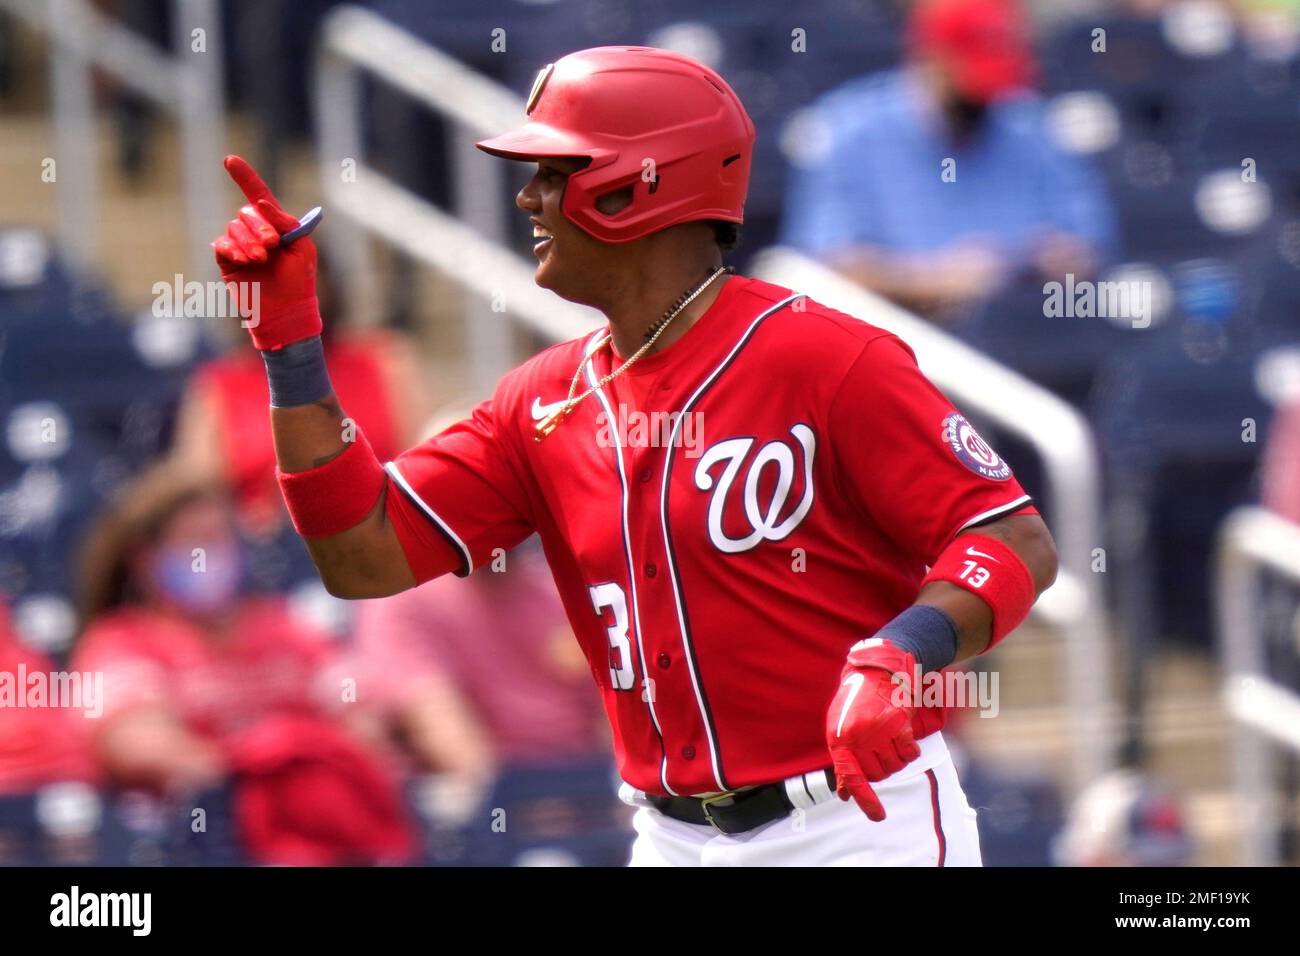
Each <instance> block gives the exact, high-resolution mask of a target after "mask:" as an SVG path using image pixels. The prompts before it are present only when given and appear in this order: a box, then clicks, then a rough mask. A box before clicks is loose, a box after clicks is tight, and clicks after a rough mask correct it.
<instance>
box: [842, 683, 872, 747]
mask: <svg viewBox="0 0 1300 956" xmlns="http://www.w3.org/2000/svg"><path fill="white" fill-rule="evenodd" d="M866 679H867V678H866V675H864V674H850V675H849V676H848V677H846V678H844V683H845V684H852V685H853V689H852V690H851V691H849V696H848V697H846V698H844V706H843V707H841V708H840V722H839V723H838V724H836V725H835V736H836V737H838V736H839V735H840V731H841V730H843V729H844V718H845V717H847V716H848V715H849V708H850V707H852V706H853V701H854V699H855V698H856V697H857V696H858V691H860V690H862V682H863V681H864V680H866Z"/></svg>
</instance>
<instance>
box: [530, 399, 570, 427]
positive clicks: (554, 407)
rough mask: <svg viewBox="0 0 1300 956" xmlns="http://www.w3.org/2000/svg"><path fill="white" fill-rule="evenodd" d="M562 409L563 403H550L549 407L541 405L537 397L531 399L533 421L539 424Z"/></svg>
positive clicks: (540, 400)
mask: <svg viewBox="0 0 1300 956" xmlns="http://www.w3.org/2000/svg"><path fill="white" fill-rule="evenodd" d="M563 407H564V402H563V401H559V402H551V403H550V404H549V405H543V404H542V399H541V397H540V396H538V397H537V398H534V399H533V421H535V422H540V421H541V420H542V419H544V418H550V417H551V416H552V415H554V414H555V413H556V412H558V411H559V410H560V409H561V408H563Z"/></svg>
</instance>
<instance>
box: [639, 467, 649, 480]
mask: <svg viewBox="0 0 1300 956" xmlns="http://www.w3.org/2000/svg"><path fill="white" fill-rule="evenodd" d="M651 474H652V472H651V471H650V469H649V468H643V469H641V474H640V475H638V477H639V478H640V479H641V480H642V481H649V480H650V475H651Z"/></svg>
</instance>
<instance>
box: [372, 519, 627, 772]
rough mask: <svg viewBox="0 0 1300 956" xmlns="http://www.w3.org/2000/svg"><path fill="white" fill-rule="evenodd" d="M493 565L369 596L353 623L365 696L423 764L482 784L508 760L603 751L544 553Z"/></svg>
mask: <svg viewBox="0 0 1300 956" xmlns="http://www.w3.org/2000/svg"><path fill="white" fill-rule="evenodd" d="M498 562H499V563H494V564H489V565H485V566H484V567H482V568H480V569H479V570H478V571H476V572H475V573H474V574H472V575H470V577H469V578H468V580H467V581H463V582H462V581H460V580H459V579H457V578H455V577H453V576H451V575H447V576H445V577H442V578H438V579H436V580H433V581H430V582H428V583H427V584H425V585H423V586H422V587H419V588H415V589H413V590H410V591H406V592H403V593H402V594H398V595H395V596H393V597H390V598H384V599H381V600H375V601H366V602H364V604H363V605H362V608H361V612H360V615H359V618H358V622H357V645H358V652H359V653H360V655H361V656H362V658H363V660H364V667H365V678H364V679H363V683H362V685H361V692H362V697H363V699H364V700H367V701H368V702H373V703H376V704H377V705H378V706H379V707H380V708H382V709H383V711H384V712H385V713H386V714H387V716H388V719H389V720H390V722H391V724H392V726H393V727H394V728H395V729H396V730H397V731H399V735H400V736H401V737H402V738H403V739H405V740H406V741H407V743H408V747H409V750H410V752H411V756H412V757H413V759H414V760H415V762H416V763H417V764H418V765H419V766H420V767H421V768H423V769H425V770H430V771H435V772H442V773H450V774H454V775H458V776H461V777H463V778H464V779H465V781H466V783H469V784H477V785H485V784H486V783H487V781H488V780H489V779H490V778H491V777H492V776H493V775H494V774H495V773H496V772H497V770H498V769H499V768H500V767H501V766H502V765H521V764H533V765H537V764H547V763H561V762H566V761H578V760H584V759H593V758H595V757H597V756H603V755H604V754H605V753H607V749H608V727H607V726H606V724H605V721H604V718H603V716H602V713H601V708H600V705H599V702H598V699H597V695H594V694H592V687H591V680H592V677H591V672H590V668H589V667H588V666H587V663H586V660H585V658H584V657H583V655H582V652H581V651H580V649H579V648H578V644H577V640H576V639H575V638H574V636H573V632H572V630H570V628H569V625H568V623H567V621H566V620H565V616H564V609H563V607H562V605H561V604H560V600H559V596H558V595H557V594H556V591H555V585H554V583H553V582H552V581H551V578H550V575H549V573H548V572H547V569H546V566H545V564H544V562H543V561H542V559H541V556H540V554H538V553H536V552H535V549H534V548H533V547H531V546H530V545H529V544H527V543H525V544H524V545H523V546H521V547H519V548H517V549H515V550H514V551H512V552H510V553H508V554H504V555H502V556H501V557H500V558H499V559H498ZM494 567H496V568H497V570H494Z"/></svg>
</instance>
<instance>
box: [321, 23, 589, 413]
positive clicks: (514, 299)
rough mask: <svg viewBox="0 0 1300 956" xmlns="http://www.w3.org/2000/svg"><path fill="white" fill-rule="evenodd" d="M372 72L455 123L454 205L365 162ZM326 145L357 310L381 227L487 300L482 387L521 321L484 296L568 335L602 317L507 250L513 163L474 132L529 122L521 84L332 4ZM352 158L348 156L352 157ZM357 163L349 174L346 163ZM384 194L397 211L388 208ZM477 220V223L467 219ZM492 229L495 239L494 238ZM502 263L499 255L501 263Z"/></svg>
mask: <svg viewBox="0 0 1300 956" xmlns="http://www.w3.org/2000/svg"><path fill="white" fill-rule="evenodd" d="M363 74H367V75H370V76H372V77H374V78H376V79H379V80H382V81H383V82H384V83H386V84H388V85H389V86H391V87H393V88H394V89H397V90H400V91H401V92H403V93H405V94H407V95H408V96H410V97H411V98H412V99H413V100H415V101H417V102H419V103H421V104H422V105H424V106H426V107H428V108H429V109H430V110H431V111H432V112H434V113H436V114H438V115H439V116H441V117H443V118H444V119H446V120H447V121H449V122H450V123H451V124H452V125H453V135H452V136H451V141H452V142H454V143H456V144H457V145H456V147H455V149H454V151H453V154H452V157H451V160H452V163H453V196H454V200H453V203H454V207H455V213H456V216H454V217H453V216H449V215H447V214H446V213H444V212H442V211H441V210H439V209H438V208H437V207H436V206H434V205H433V204H432V203H429V202H427V201H425V200H424V199H422V198H421V197H419V196H417V195H416V194H415V193H413V192H411V191H410V190H408V189H405V188H404V187H402V186H401V185H399V184H398V183H397V182H395V181H394V180H392V179H391V178H389V177H387V176H385V175H384V174H383V173H382V172H380V171H379V170H378V169H376V168H375V167H373V166H370V165H368V164H367V163H366V162H365V157H364V156H363V145H364V142H363V136H362V112H361V88H360V80H361V77H362V75H363ZM315 94H316V95H315V105H316V129H317V136H318V142H317V156H318V160H319V169H320V178H321V186H322V189H323V191H324V198H325V202H326V204H327V205H328V206H329V208H330V212H331V213H334V212H339V213H341V214H342V215H343V217H344V219H345V223H344V225H345V227H349V228H335V229H332V230H329V231H328V232H327V233H326V234H325V235H323V236H322V241H323V242H325V243H326V244H327V246H328V248H329V251H330V252H331V254H332V256H333V257H334V258H335V259H337V260H338V261H339V262H340V264H341V265H342V266H343V268H342V270H341V278H342V280H343V285H344V288H345V293H346V295H347V298H348V301H349V304H350V305H351V307H352V312H353V314H355V315H357V316H358V319H359V320H361V321H365V319H366V318H367V317H368V316H373V305H372V308H371V311H370V312H369V313H367V311H366V309H365V306H366V304H373V303H374V302H375V301H377V299H376V290H375V289H374V288H373V279H372V277H373V275H374V268H373V264H372V261H371V256H370V250H369V247H368V243H367V237H368V236H370V235H373V236H377V237H379V238H381V239H383V240H385V241H387V242H389V243H391V244H393V245H394V246H397V247H398V248H401V249H403V250H405V251H406V252H407V253H409V254H410V255H411V256H413V257H414V258H416V259H417V260H419V261H421V262H424V263H426V264H428V265H431V266H433V267H435V268H437V269H439V270H441V271H443V272H444V273H446V274H447V275H449V276H451V277H452V278H455V279H458V280H460V281H462V282H463V284H464V285H465V286H466V287H467V288H468V289H470V290H472V291H473V292H475V293H476V294H477V297H478V298H477V299H476V300H475V301H474V302H472V303H469V304H467V306H466V307H465V308H464V309H463V318H464V323H465V325H464V328H465V341H466V343H467V352H468V354H469V365H470V370H471V379H472V381H473V383H474V386H475V389H476V391H478V392H479V393H480V394H483V393H486V392H487V391H489V390H490V389H491V388H492V386H493V385H494V384H495V383H496V381H497V379H498V378H500V376H501V373H502V372H504V371H506V366H505V365H504V363H505V362H507V361H508V359H509V356H510V354H511V352H512V349H511V343H510V338H509V327H508V326H507V324H506V323H504V322H501V321H499V318H500V315H499V313H496V314H494V313H493V312H492V311H491V309H490V308H489V307H487V306H485V305H484V301H485V300H487V301H490V302H491V303H492V304H493V305H494V306H497V307H498V308H505V309H507V310H508V312H509V314H510V315H511V316H512V317H513V318H514V319H515V320H516V321H518V322H520V323H521V324H523V325H524V326H526V327H528V328H531V329H533V330H534V331H537V332H539V333H541V334H544V335H554V334H557V333H558V334H559V335H560V337H562V338H570V337H574V336H577V335H581V334H582V332H584V331H586V330H587V329H590V328H593V327H594V326H595V325H596V324H598V323H599V322H600V321H601V319H600V316H599V315H597V314H595V313H593V312H592V311H591V310H588V309H579V308H577V307H570V308H559V307H557V306H556V305H555V304H554V302H553V301H551V300H554V296H547V295H544V294H541V293H540V290H538V289H537V288H536V286H535V285H534V284H533V281H532V275H533V271H534V269H535V264H530V263H529V262H528V261H526V260H525V259H523V258H521V257H519V256H514V255H509V254H504V255H503V254H500V253H499V252H498V251H495V250H497V249H498V248H499V247H500V246H501V245H502V244H503V243H504V240H505V235H504V228H505V216H504V209H503V208H502V203H501V197H502V196H503V195H504V182H505V180H504V178H503V177H504V176H505V175H507V172H508V166H509V164H506V163H486V162H483V157H482V154H480V153H478V152H477V151H476V150H475V149H474V148H473V145H472V144H473V142H474V141H475V140H477V139H482V138H484V137H486V136H489V135H493V134H496V133H499V132H501V131H502V130H503V129H506V128H508V127H511V126H514V125H517V124H518V123H519V122H520V121H521V119H522V117H523V115H524V101H523V100H522V99H521V98H520V97H519V96H518V95H516V94H515V93H514V92H512V91H511V90H509V89H507V88H506V87H504V86H502V85H501V84H499V83H496V82H495V81H493V80H490V79H488V78H486V77H484V76H482V75H480V74H479V73H477V72H475V71H474V70H473V69H471V68H469V67H467V66H465V64H463V63H462V62H460V61H459V60H457V59H455V58H454V57H450V56H448V55H447V54H445V53H442V52H441V51H439V50H437V49H436V48H434V47H431V46H429V45H428V44H427V43H424V42H423V41H422V40H420V39H419V38H418V37H415V36H413V35H412V34H410V33H408V32H406V31H405V30H403V29H401V28H400V27H398V26H396V25H395V24H393V23H392V22H391V21H389V20H386V19H384V18H383V17H381V16H379V15H378V14H375V13H372V12H371V11H369V10H365V9H363V8H361V7H355V6H343V7H339V8H337V9H336V10H334V11H332V12H331V13H330V14H329V15H328V16H327V17H326V18H325V20H324V22H323V24H322V26H321V43H320V46H319V49H318V54H317V63H316V82H315ZM345 164H346V165H345ZM345 168H346V171H347V174H346V175H343V174H342V171H343V170H344V169H345ZM377 204H384V206H385V208H386V209H388V210H389V211H390V213H391V214H390V215H382V216H381V215H376V214H374V212H373V210H374V209H375V208H376V205H377ZM458 219H459V220H461V221H463V222H472V223H474V229H473V230H470V229H467V228H465V227H463V226H461V225H460V224H459V223H458V222H457V220H458ZM485 237H486V238H485ZM489 263H490V265H489Z"/></svg>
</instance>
